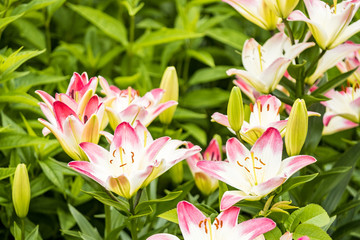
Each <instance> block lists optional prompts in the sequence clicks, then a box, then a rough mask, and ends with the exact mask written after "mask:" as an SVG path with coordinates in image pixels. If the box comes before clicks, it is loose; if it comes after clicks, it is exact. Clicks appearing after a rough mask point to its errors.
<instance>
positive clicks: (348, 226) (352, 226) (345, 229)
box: [331, 219, 360, 240]
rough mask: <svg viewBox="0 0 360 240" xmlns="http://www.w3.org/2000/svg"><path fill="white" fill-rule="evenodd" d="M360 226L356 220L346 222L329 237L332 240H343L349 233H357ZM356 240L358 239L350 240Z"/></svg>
mask: <svg viewBox="0 0 360 240" xmlns="http://www.w3.org/2000/svg"><path fill="white" fill-rule="evenodd" d="M359 226H360V220H359V219H356V220H353V221H348V222H346V223H345V224H344V225H342V226H340V227H339V228H337V229H336V231H335V232H334V233H333V234H332V235H331V236H332V238H333V239H334V240H343V239H347V237H349V236H351V233H355V232H358V230H359ZM351 239H358V238H351Z"/></svg>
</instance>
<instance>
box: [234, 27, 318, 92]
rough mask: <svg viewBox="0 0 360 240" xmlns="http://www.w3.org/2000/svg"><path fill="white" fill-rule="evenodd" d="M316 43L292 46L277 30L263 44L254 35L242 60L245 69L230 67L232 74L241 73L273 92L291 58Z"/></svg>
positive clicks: (244, 78)
mask: <svg viewBox="0 0 360 240" xmlns="http://www.w3.org/2000/svg"><path fill="white" fill-rule="evenodd" d="M314 45H315V43H312V42H309V43H298V44H295V45H291V42H290V39H289V38H288V37H287V36H286V34H284V33H277V34H275V35H274V36H273V37H271V38H270V39H269V40H267V41H266V42H265V44H264V45H263V46H261V45H260V44H259V43H257V42H256V40H255V39H253V38H251V39H249V40H247V41H246V42H245V44H244V48H243V52H242V61H243V65H244V68H245V70H239V69H229V70H228V71H227V74H228V75H237V76H239V77H241V78H242V79H243V80H244V81H245V82H246V83H248V84H249V85H251V86H252V87H254V88H255V89H256V90H257V91H259V92H261V93H265V94H267V93H270V92H272V91H274V90H275V88H276V86H277V85H278V83H279V82H280V80H281V78H282V77H283V76H284V74H285V72H286V69H287V68H288V66H289V65H290V63H291V61H292V60H293V59H294V58H295V57H296V56H298V55H299V54H300V53H301V52H302V51H304V50H305V49H307V48H309V47H312V46H314Z"/></svg>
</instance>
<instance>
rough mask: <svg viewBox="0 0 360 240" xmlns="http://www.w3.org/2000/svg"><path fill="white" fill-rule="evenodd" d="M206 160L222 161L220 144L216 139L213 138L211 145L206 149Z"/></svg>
mask: <svg viewBox="0 0 360 240" xmlns="http://www.w3.org/2000/svg"><path fill="white" fill-rule="evenodd" d="M203 155H204V160H210V161H221V154H220V148H219V144H218V142H217V141H216V139H212V140H211V141H210V143H209V146H208V147H207V148H206V150H205V151H204V154H203Z"/></svg>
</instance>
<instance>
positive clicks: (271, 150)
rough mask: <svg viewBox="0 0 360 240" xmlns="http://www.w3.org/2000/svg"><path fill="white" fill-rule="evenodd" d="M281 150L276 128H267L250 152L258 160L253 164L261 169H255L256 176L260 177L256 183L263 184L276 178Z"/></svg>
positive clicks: (279, 137) (281, 143)
mask: <svg viewBox="0 0 360 240" xmlns="http://www.w3.org/2000/svg"><path fill="white" fill-rule="evenodd" d="M282 149H283V142H282V139H281V135H280V132H279V130H277V129H276V128H268V129H267V130H266V131H265V132H264V133H263V135H262V136H261V137H260V138H259V139H258V140H257V141H256V142H255V144H254V146H253V147H252V148H251V152H254V158H255V157H257V158H258V162H256V163H255V164H256V165H258V166H259V167H261V169H257V176H261V179H258V181H260V182H264V181H267V180H268V179H270V178H272V177H274V176H276V174H277V173H278V171H279V169H280V165H281V158H282ZM255 160H256V158H255ZM260 160H261V162H260Z"/></svg>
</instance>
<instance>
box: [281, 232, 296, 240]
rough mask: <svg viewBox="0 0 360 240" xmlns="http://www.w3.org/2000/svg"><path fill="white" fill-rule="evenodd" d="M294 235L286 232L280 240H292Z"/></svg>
mask: <svg viewBox="0 0 360 240" xmlns="http://www.w3.org/2000/svg"><path fill="white" fill-rule="evenodd" d="M292 235H293V234H292V233H290V232H286V233H284V234H283V235H282V236H281V237H280V239H279V240H292Z"/></svg>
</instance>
